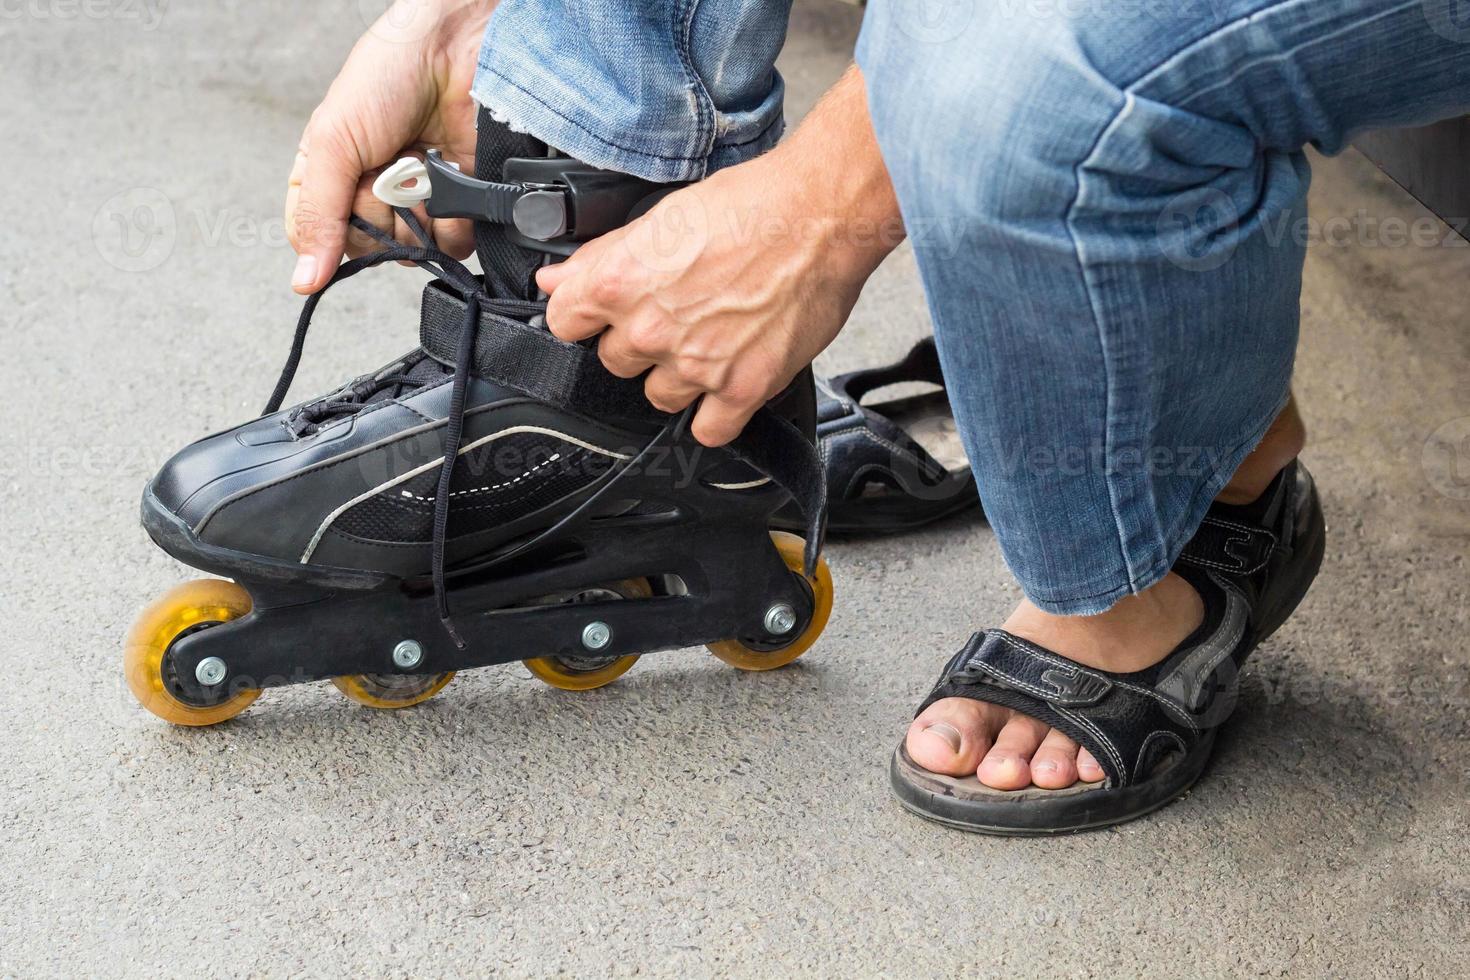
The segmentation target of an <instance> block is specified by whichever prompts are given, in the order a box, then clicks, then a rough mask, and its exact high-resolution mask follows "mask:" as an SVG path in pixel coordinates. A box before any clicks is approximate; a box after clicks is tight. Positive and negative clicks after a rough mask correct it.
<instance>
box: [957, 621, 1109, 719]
mask: <svg viewBox="0 0 1470 980" xmlns="http://www.w3.org/2000/svg"><path fill="white" fill-rule="evenodd" d="M950 663H951V667H950V669H948V670H947V671H946V673H947V674H948V679H949V680H962V679H965V678H966V677H969V678H975V679H982V678H983V679H986V680H988V681H990V682H991V683H996V682H999V683H1000V684H1002V685H1004V686H1007V687H1013V688H1015V689H1016V690H1018V691H1022V692H1024V693H1026V694H1029V695H1031V696H1032V697H1034V698H1036V699H1037V700H1039V701H1045V702H1046V703H1047V704H1050V705H1056V706H1059V707H1064V708H1080V707H1084V706H1086V705H1091V704H1097V703H1098V702H1099V701H1101V700H1102V699H1103V698H1105V697H1107V695H1108V692H1110V691H1111V690H1112V689H1113V682H1112V681H1110V680H1109V679H1108V678H1107V677H1105V676H1104V675H1102V674H1100V673H1098V672H1097V671H1095V670H1092V669H1091V668H1088V667H1084V666H1083V665H1082V664H1079V663H1075V662H1073V661H1071V660H1067V659H1065V658H1064V657H1059V656H1057V655H1056V654H1054V653H1051V652H1049V651H1047V650H1043V649H1042V648H1041V647H1039V646H1037V645H1036V644H1034V643H1030V642H1028V641H1026V640H1023V639H1021V638H1020V637H1018V636H1013V635H1012V634H1010V633H1007V632H1006V631H1005V630H999V629H995V630H986V631H985V632H983V633H977V634H975V635H974V636H972V637H971V638H970V642H969V643H967V644H966V645H965V648H964V649H963V650H961V651H960V653H959V655H958V656H956V657H955V658H954V660H952V661H951V662H950Z"/></svg>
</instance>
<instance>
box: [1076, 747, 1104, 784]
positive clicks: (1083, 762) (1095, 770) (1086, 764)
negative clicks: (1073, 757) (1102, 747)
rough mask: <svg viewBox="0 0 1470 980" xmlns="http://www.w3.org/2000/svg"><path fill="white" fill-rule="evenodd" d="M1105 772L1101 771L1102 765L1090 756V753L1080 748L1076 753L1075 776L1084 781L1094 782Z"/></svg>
mask: <svg viewBox="0 0 1470 980" xmlns="http://www.w3.org/2000/svg"><path fill="white" fill-rule="evenodd" d="M1106 775H1107V774H1106V773H1104V772H1103V769H1102V766H1100V765H1098V764H1097V760H1096V759H1094V758H1093V757H1092V753H1091V752H1089V751H1087V750H1086V749H1081V750H1080V751H1078V753H1077V778H1078V779H1080V780H1082V781H1083V782H1084V783H1095V782H1097V781H1098V780H1099V779H1102V778H1104V777H1105V776H1106Z"/></svg>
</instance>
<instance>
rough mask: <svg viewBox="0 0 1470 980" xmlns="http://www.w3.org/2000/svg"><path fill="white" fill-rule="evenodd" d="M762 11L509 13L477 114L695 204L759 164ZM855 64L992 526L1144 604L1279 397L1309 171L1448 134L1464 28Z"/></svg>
mask: <svg viewBox="0 0 1470 980" xmlns="http://www.w3.org/2000/svg"><path fill="white" fill-rule="evenodd" d="M1461 8H1466V9H1465V10H1462V9H1461ZM786 13H787V4H786V3H783V2H761V0H697V2H696V0H659V2H649V3H640V4H632V3H622V2H617V0H583V2H581V3H578V4H575V5H572V6H569V7H568V8H566V9H565V10H563V9H558V10H557V11H556V13H554V14H553V13H548V7H547V5H545V4H538V3H531V2H529V0H505V2H503V3H502V5H501V6H500V8H499V9H498V10H497V11H496V13H495V14H494V16H493V17H492V18H491V22H490V28H489V30H488V32H487V36H486V40H485V45H484V49H483V51H482V54H481V60H480V68H481V70H480V74H479V76H478V78H477V79H476V82H475V95H476V97H477V98H478V99H479V100H480V101H481V102H482V103H483V104H485V105H487V106H488V107H490V108H491V109H492V110H494V111H496V112H497V113H499V114H501V115H503V116H504V117H505V118H506V119H507V120H508V121H509V122H510V123H511V124H512V125H513V126H516V127H519V128H524V129H526V130H528V131H529V132H531V133H532V134H533V135H535V136H537V137H538V138H540V139H542V140H545V141H546V142H548V143H551V144H552V145H555V146H558V147H560V148H562V149H564V150H565V151H566V152H568V153H570V154H572V155H574V156H577V157H579V158H581V159H584V160H586V161H588V162H591V163H594V164H598V165H601V166H605V167H611V168H614V169H620V170H626V171H630V172H633V173H637V174H640V175H642V176H644V177H648V178H651V179H655V180H679V179H692V178H697V177H700V176H703V175H704V174H705V173H707V172H709V171H711V170H713V169H716V168H718V167H721V166H726V165H729V164H733V163H737V162H739V161H741V160H744V159H747V158H749V157H751V156H753V155H755V154H758V153H760V152H761V151H762V150H764V149H766V148H767V147H768V146H770V145H771V143H772V142H773V141H774V140H775V139H776V138H777V136H778V134H779V131H780V128H781V104H780V103H781V92H782V86H781V80H780V77H779V76H778V75H777V73H776V72H775V70H774V68H773V67H772V61H773V59H774V57H775V55H776V52H777V50H778V49H779V47H780V45H781V42H782V40H783V39H784V34H785V23H786V21H785V18H786ZM857 59H858V62H859V64H860V65H861V67H862V69H863V73H864V76H865V77H866V79H867V85H868V97H869V107H870V110H871V114H872V118H873V125H874V129H875V131H876V133H877V135H878V141H879V145H880V147H881V149H882V153H883V158H884V161H885V162H886V163H887V166H888V170H889V173H890V175H891V177H892V179H893V182H894V186H895V188H896V189H897V192H898V199H899V203H900V207H901V209H902V211H903V216H904V223H905V226H906V228H907V229H908V231H909V235H910V238H911V240H912V242H913V246H914V250H915V254H916V256H917V258H918V263H919V269H920V273H921V275H922V277H923V281H924V288H925V294H926V296H927V299H928V303H929V311H930V315H931V317H932V319H933V322H934V330H935V335H936V337H937V339H938V343H939V350H940V356H941V361H942V363H943V366H944V374H945V380H946V383H947V385H948V388H949V392H950V399H951V402H952V404H953V408H954V411H955V418H956V421H957V423H958V426H959V429H960V432H961V434H962V435H963V437H964V441H965V445H966V448H967V449H968V451H969V455H970V459H971V462H972V465H973V466H974V468H975V471H976V475H977V478H978V480H979V485H980V491H981V496H982V497H983V499H984V501H985V507H986V513H987V514H988V516H989V518H990V521H991V523H992V525H993V526H994V529H995V533H996V536H997V538H998V540H999V542H1000V545H1001V548H1002V551H1003V553H1004V555H1005V558H1006V561H1007V563H1008V564H1009V566H1010V568H1011V570H1012V572H1013V573H1014V574H1015V575H1016V578H1017V579H1018V580H1019V582H1020V584H1021V586H1022V588H1023V589H1024V590H1025V592H1026V595H1027V596H1028V597H1029V598H1030V599H1031V600H1032V601H1033V602H1035V603H1036V604H1037V605H1038V606H1040V607H1041V608H1043V609H1045V610H1048V611H1050V612H1054V613H1058V614H1085V613H1096V612H1100V611H1102V610H1104V609H1106V608H1108V607H1109V606H1111V605H1112V604H1113V603H1114V602H1116V601H1117V600H1118V599H1120V598H1121V597H1123V596H1126V595H1128V594H1130V593H1133V592H1138V591H1141V590H1143V589H1145V588H1147V587H1148V586H1150V585H1152V584H1153V583H1155V582H1157V581H1158V580H1159V579H1160V578H1162V577H1163V576H1164V574H1165V573H1166V572H1167V571H1168V570H1169V568H1170V567H1171V566H1172V564H1173V563H1174V560H1175V559H1176V558H1177V556H1178V554H1179V552H1180V550H1181V549H1182V548H1183V546H1184V544H1185V543H1186V542H1187V541H1188V539H1189V538H1190V536H1191V535H1192V534H1193V533H1194V530H1195V528H1196V527H1198V525H1199V522H1200V520H1201V519H1202V517H1203V515H1204V512H1205V510H1206V508H1207V507H1208V506H1209V504H1210V502H1211V499H1212V498H1213V497H1214V496H1215V495H1216V494H1217V493H1218V492H1219V490H1220V489H1221V487H1222V486H1223V485H1224V484H1225V483H1226V482H1227V481H1228V480H1229V478H1230V476H1231V474H1232V473H1233V472H1234V471H1235V469H1236V467H1237V466H1238V465H1239V464H1240V462H1241V460H1243V459H1244V458H1245V456H1246V455H1247V454H1248V453H1249V452H1250V451H1251V449H1252V448H1253V447H1254V446H1255V445H1256V443H1257V442H1258V441H1259V440H1260V438H1261V436H1262V434H1263V433H1264V431H1265V430H1266V428H1267V427H1268V426H1269V424H1270V423H1271V421H1272V420H1273V419H1274V418H1275V416H1276V415H1277V413H1278V412H1279V411H1280V410H1281V408H1282V406H1283V404H1284V403H1285V401H1286V399H1287V397H1288V386H1289V384H1290V381H1291V372H1292V361H1293V357H1294V353H1295V348H1296V339H1297V323H1298V314H1299V309H1298V303H1299V294H1300V289H1301V270H1302V260H1303V257H1304V254H1305V236H1304V235H1303V234H1302V228H1303V226H1302V224H1301V222H1302V220H1303V219H1304V218H1305V207H1306V205H1305V201H1306V192H1307V185H1308V182H1309V179H1310V170H1309V167H1308V163H1307V159H1306V157H1305V156H1304V155H1303V152H1302V150H1303V147H1304V146H1305V145H1307V144H1312V145H1314V146H1316V147H1317V148H1319V149H1321V150H1322V151H1324V152H1327V153H1334V152H1337V151H1339V150H1341V149H1342V148H1343V147H1344V146H1345V145H1346V142H1347V140H1348V139H1349V137H1350V136H1351V135H1352V134H1353V133H1354V132H1356V131H1358V130H1361V129H1365V128H1370V127H1379V126H1387V125H1410V124H1416V123H1427V122H1430V121H1432V120H1435V119H1440V118H1444V117H1447V116H1451V115H1454V114H1457V113H1458V112H1462V111H1464V110H1466V109H1467V108H1470V6H1467V4H1466V3H1465V2H1463V0H871V5H870V6H869V8H868V12H867V16H866V19H865V21H864V23H863V31H862V36H861V38H860V40H859V42H858V50H857ZM1367 394H1369V393H1365V395H1367Z"/></svg>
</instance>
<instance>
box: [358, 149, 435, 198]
mask: <svg viewBox="0 0 1470 980" xmlns="http://www.w3.org/2000/svg"><path fill="white" fill-rule="evenodd" d="M408 183H412V184H413V186H412V187H404V186H403V185H404V184H408ZM433 193H434V188H433V185H431V184H430V183H429V169H428V168H427V167H425V166H424V161H422V160H420V159H418V158H417V157H403V158H401V159H400V160H399V161H398V162H397V163H395V164H393V166H391V167H389V168H388V169H387V170H384V171H383V172H382V173H380V174H378V179H377V180H375V181H373V196H374V197H376V198H377V199H378V200H380V201H382V202H383V203H384V204H389V205H392V206H393V207H395V208H411V207H413V206H414V205H415V204H417V203H419V202H420V201H427V200H428V199H429V198H430V197H431V196H432V195H433Z"/></svg>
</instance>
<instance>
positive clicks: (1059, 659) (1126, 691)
mask: <svg viewBox="0 0 1470 980" xmlns="http://www.w3.org/2000/svg"><path fill="white" fill-rule="evenodd" d="M1145 673H1146V672H1145ZM1149 680H1151V678H1148V679H1146V678H1145V677H1143V676H1140V675H1134V674H1113V673H1109V672H1107V671H1102V670H1095V669H1093V668H1091V667H1086V666H1084V665H1082V664H1079V663H1076V662H1075V661H1072V660H1069V659H1067V658H1066V657H1063V656H1061V655H1060V654H1057V653H1053V652H1052V651H1050V650H1047V649H1045V648H1044V647H1040V646H1037V645H1036V644H1035V643H1031V642H1030V641H1028V640H1024V639H1022V638H1020V637H1018V636H1014V635H1012V634H1010V633H1008V632H1006V631H1005V630H999V629H993V630H985V631H984V632H981V633H976V634H975V635H974V636H972V637H971V638H970V640H969V642H968V643H966V644H965V646H964V647H963V648H962V649H961V650H960V651H959V653H957V654H955V656H954V657H952V658H951V659H950V661H949V663H948V664H946V665H945V668H944V671H943V673H942V674H940V677H939V682H938V683H937V684H936V685H935V687H934V690H933V691H932V692H930V694H929V696H928V697H927V698H925V699H924V702H923V704H921V705H920V706H919V711H920V712H922V711H923V710H924V709H925V708H928V707H929V705H931V704H933V703H934V702H935V701H938V700H940V699H942V698H950V697H963V698H970V699H972V700H975V701H983V702H987V703H990V704H998V705H1001V706H1003V707H1008V708H1012V709H1014V710H1016V711H1019V712H1021V713H1022V714H1025V715H1028V716H1030V717H1032V718H1036V719H1038V720H1040V721H1042V722H1045V723H1046V724H1048V725H1050V726H1051V727H1053V728H1057V729H1060V730H1061V731H1062V732H1064V733H1065V734H1066V735H1067V736H1068V737H1070V738H1071V739H1072V740H1073V741H1075V742H1077V744H1079V745H1081V746H1082V747H1083V748H1085V749H1087V750H1088V751H1089V752H1091V753H1092V755H1093V757H1094V758H1095V759H1097V761H1098V764H1099V765H1100V766H1102V769H1103V772H1104V773H1106V774H1107V777H1108V780H1109V785H1111V786H1113V787H1120V786H1127V785H1129V784H1130V783H1134V782H1137V781H1138V780H1140V779H1142V778H1144V777H1145V776H1147V775H1148V774H1149V773H1150V772H1151V771H1152V770H1153V767H1154V765H1155V764H1156V763H1157V761H1158V760H1159V759H1160V758H1162V755H1163V753H1165V752H1168V751H1171V750H1177V751H1180V752H1187V751H1188V750H1189V749H1190V748H1192V747H1193V746H1194V744H1195V743H1196V742H1197V741H1198V740H1199V739H1200V737H1201V736H1202V735H1203V734H1204V731H1205V729H1204V728H1203V727H1202V726H1201V725H1200V723H1199V722H1198V721H1197V720H1196V717H1195V715H1194V714H1193V713H1191V712H1190V711H1189V710H1188V708H1187V707H1186V706H1185V705H1183V704H1181V703H1180V702H1179V701H1178V700H1176V699H1175V698H1174V697H1171V696H1170V695H1169V694H1166V693H1164V692H1162V691H1160V690H1157V689H1155V688H1154V687H1153V686H1152V684H1151V683H1149Z"/></svg>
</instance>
